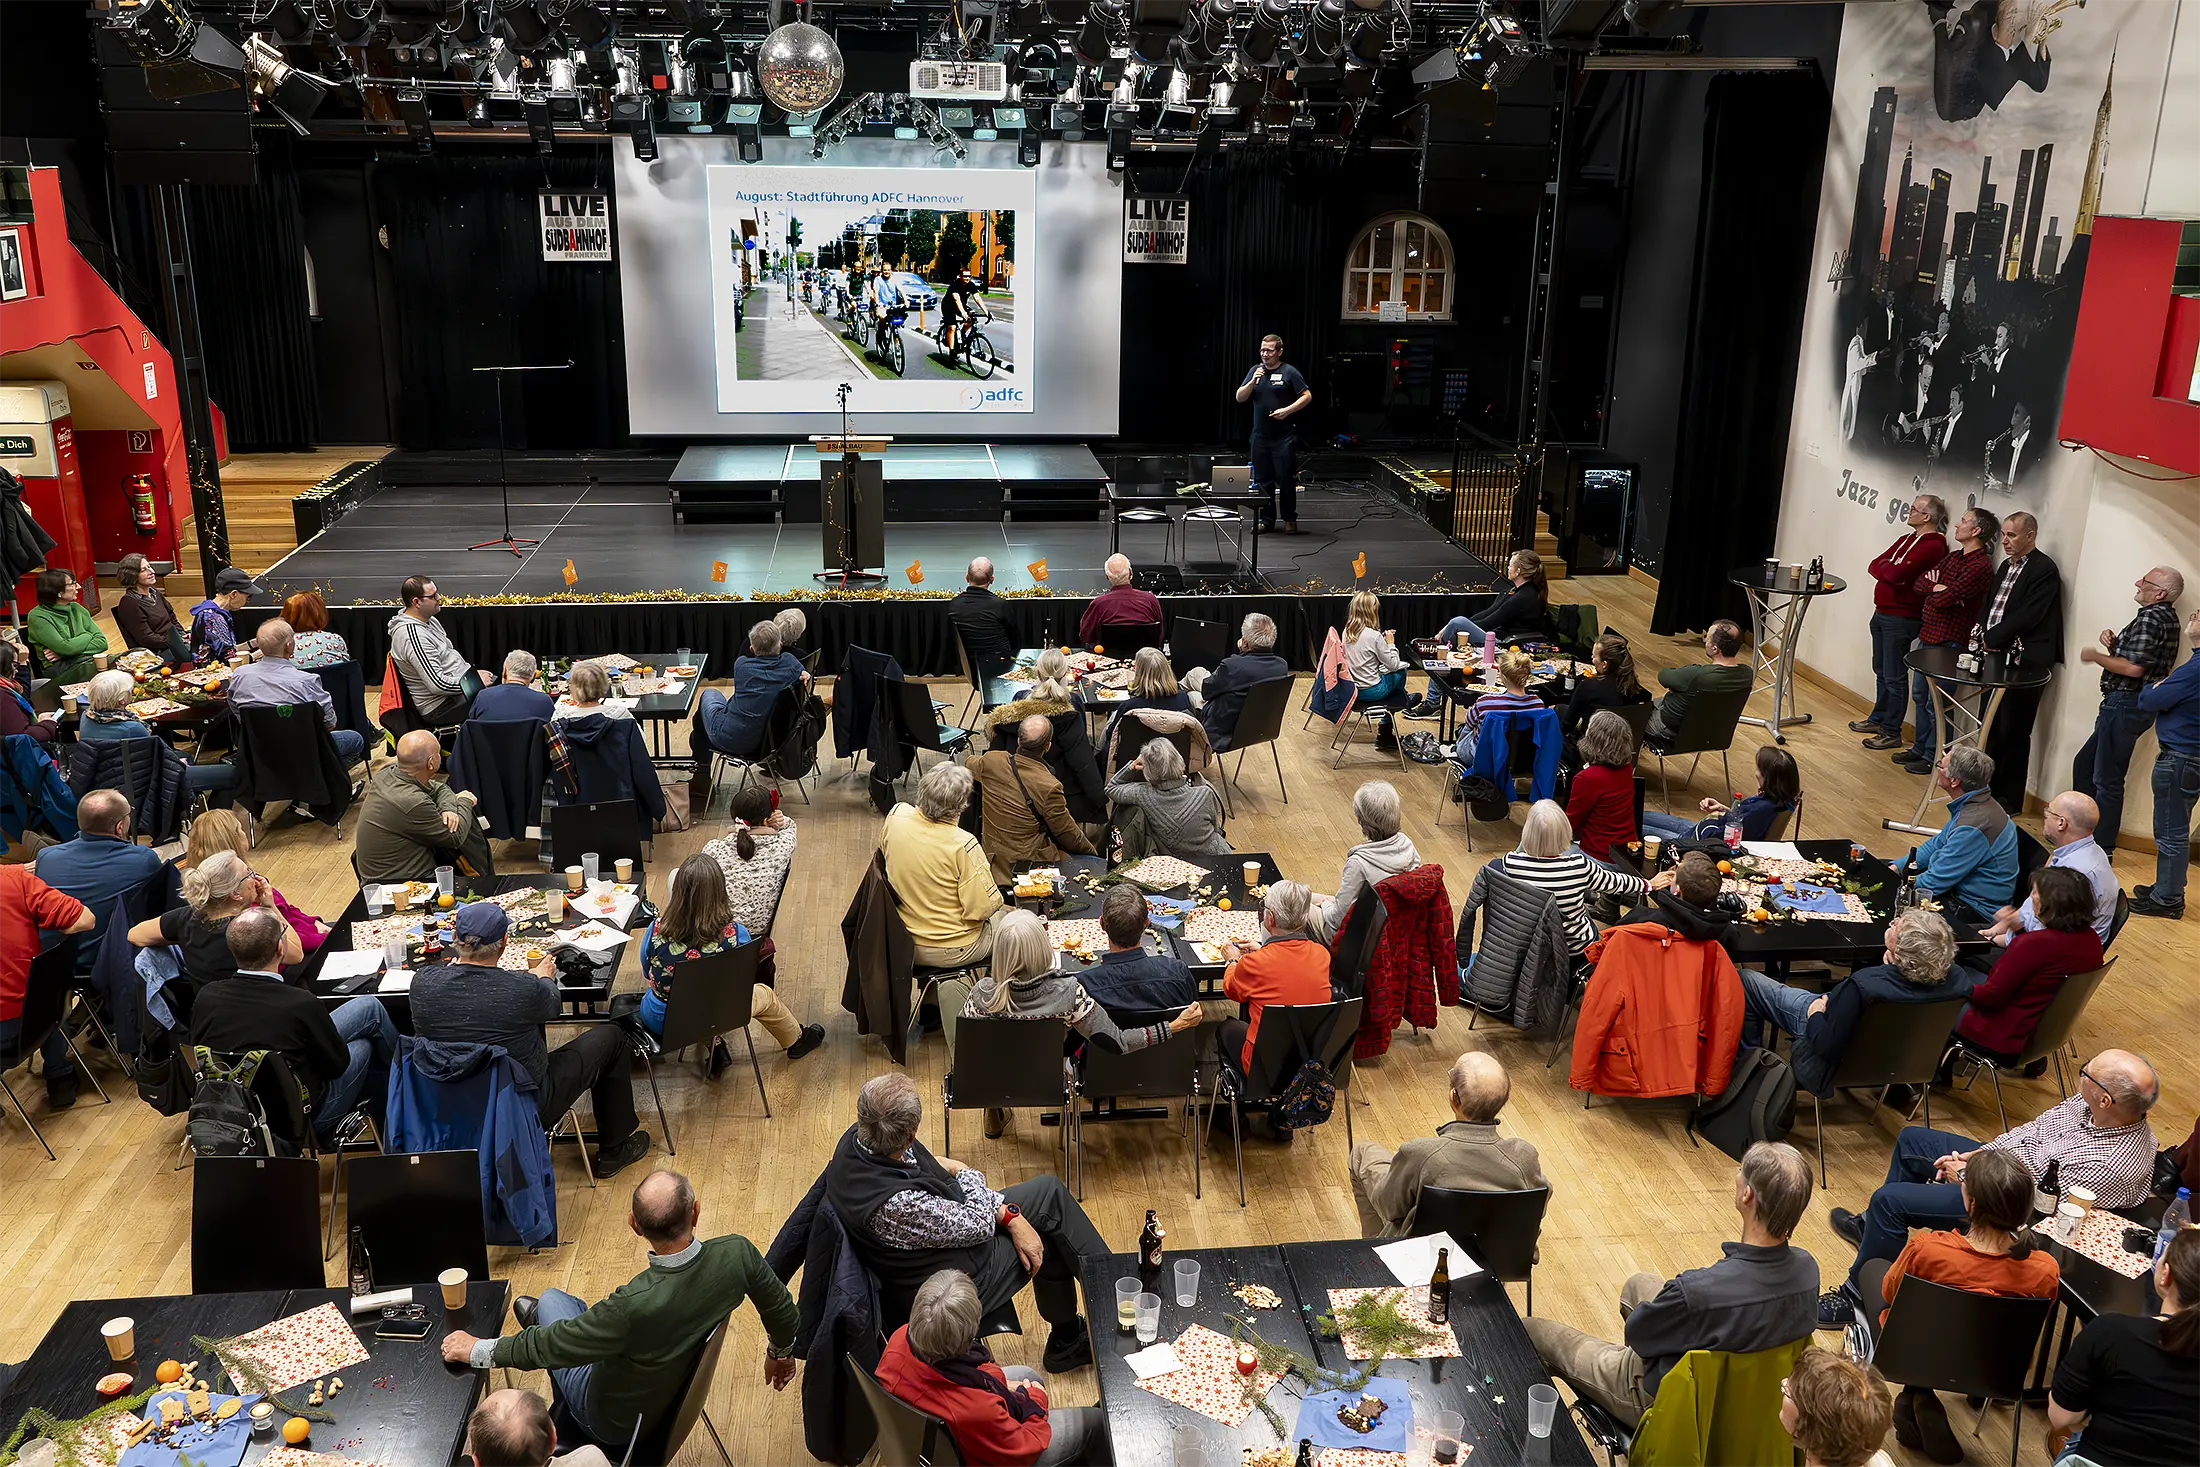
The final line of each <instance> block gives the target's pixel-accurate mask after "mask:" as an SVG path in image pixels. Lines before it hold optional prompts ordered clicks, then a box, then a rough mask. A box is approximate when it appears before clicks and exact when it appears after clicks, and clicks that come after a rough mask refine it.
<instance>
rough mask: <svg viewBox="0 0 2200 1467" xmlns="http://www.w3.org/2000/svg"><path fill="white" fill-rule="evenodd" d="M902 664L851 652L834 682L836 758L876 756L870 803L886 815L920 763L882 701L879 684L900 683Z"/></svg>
mask: <svg viewBox="0 0 2200 1467" xmlns="http://www.w3.org/2000/svg"><path fill="white" fill-rule="evenodd" d="M901 675H902V671H901V663H900V662H899V661H897V660H895V659H894V658H892V657H889V656H887V655H886V654H885V653H884V652H873V651H872V650H870V649H869V648H868V647H850V648H849V649H848V653H847V655H846V656H845V657H843V658H842V659H841V661H840V671H839V673H838V674H837V675H836V676H835V677H834V679H833V753H834V754H835V755H836V756H838V757H839V758H842V759H853V758H855V757H856V756H857V755H858V754H868V755H870V756H871V803H872V804H873V805H874V806H876V807H877V809H878V812H879V814H881V815H884V814H885V813H886V812H887V811H888V810H891V809H893V808H894V782H895V781H896V780H898V779H900V778H901V772H902V770H904V769H905V768H907V767H908V763H909V761H910V760H911V759H913V758H915V757H916V749H915V748H914V746H912V745H909V744H906V743H904V742H902V738H901V730H900V727H899V726H898V725H897V723H896V721H895V719H894V713H893V709H892V708H891V707H889V706H888V705H887V702H886V700H885V699H884V698H882V697H880V696H879V679H881V678H899V677H900V676H901Z"/></svg>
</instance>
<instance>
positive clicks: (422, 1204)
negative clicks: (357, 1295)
mask: <svg viewBox="0 0 2200 1467" xmlns="http://www.w3.org/2000/svg"><path fill="white" fill-rule="evenodd" d="M205 1164H206V1163H205V1162H203V1161H202V1162H200V1163H199V1165H201V1166H204V1165H205ZM337 1165H338V1166H339V1167H343V1168H345V1169H346V1170H348V1171H349V1172H350V1173H351V1175H350V1177H349V1179H348V1181H349V1185H350V1189H351V1202H350V1207H349V1210H348V1212H347V1214H346V1215H347V1217H348V1218H349V1220H350V1223H351V1226H353V1227H355V1228H358V1229H359V1230H360V1231H361V1233H362V1234H363V1235H364V1236H365V1239H366V1244H367V1254H368V1256H369V1257H370V1258H372V1259H373V1260H374V1286H375V1287H376V1288H378V1289H394V1288H403V1287H405V1286H407V1285H411V1286H413V1287H415V1288H419V1287H422V1286H425V1285H431V1284H433V1283H434V1282H435V1281H436V1276H437V1275H438V1274H440V1273H442V1272H443V1270H445V1269H447V1268H463V1269H465V1270H466V1277H468V1278H470V1279H485V1278H488V1277H489V1244H488V1241H487V1236H486V1233H485V1231H484V1228H483V1224H482V1208H481V1156H480V1154H479V1153H478V1152H473V1151H415V1152H409V1153H400V1154H398V1155H394V1156H382V1155H375V1156H355V1157H352V1158H351V1159H350V1160H349V1161H348V1162H346V1161H344V1160H343V1159H341V1158H339V1159H338V1161H337Z"/></svg>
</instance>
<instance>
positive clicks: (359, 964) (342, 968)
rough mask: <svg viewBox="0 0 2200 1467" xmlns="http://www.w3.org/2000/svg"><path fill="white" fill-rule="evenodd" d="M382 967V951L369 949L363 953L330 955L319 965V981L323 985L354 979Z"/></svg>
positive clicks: (373, 948) (375, 948)
mask: <svg viewBox="0 0 2200 1467" xmlns="http://www.w3.org/2000/svg"><path fill="white" fill-rule="evenodd" d="M381 966H382V949H380V948H378V947H370V948H368V949H367V950H366V951H365V952H343V953H330V954H329V955H328V957H327V959H326V960H324V961H323V962H322V964H321V981H322V982H324V983H327V982H331V981H340V980H342V979H345V978H356V977H358V976H359V975H360V974H361V973H372V972H373V971H374V970H375V969H377V968H379V967H381Z"/></svg>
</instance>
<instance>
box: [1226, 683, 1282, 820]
mask: <svg viewBox="0 0 2200 1467" xmlns="http://www.w3.org/2000/svg"><path fill="white" fill-rule="evenodd" d="M1291 683H1292V679H1291V678H1289V677H1272V678H1268V679H1266V680H1265V681H1262V682H1257V683H1254V684H1253V685H1252V686H1251V687H1249V688H1247V689H1246V690H1245V701H1244V702H1243V703H1241V704H1240V705H1238V716H1237V724H1236V726H1235V727H1233V728H1232V729H1231V730H1230V749H1229V752H1232V753H1235V754H1236V755H1237V756H1238V761H1237V766H1236V767H1235V768H1233V769H1232V770H1231V771H1230V777H1229V779H1227V780H1225V781H1223V784H1222V795H1223V813H1224V814H1226V815H1228V816H1229V817H1230V818H1231V819H1233V820H1234V819H1236V818H1237V811H1236V810H1235V809H1233V808H1231V807H1230V800H1229V796H1230V787H1231V786H1232V785H1234V784H1236V783H1237V778H1238V776H1239V775H1240V774H1242V773H1244V771H1245V754H1246V751H1247V750H1248V749H1253V748H1257V747H1259V746H1260V745H1262V744H1266V745H1267V746H1268V757H1269V758H1270V759H1271V760H1273V761H1274V762H1275V766H1276V788H1277V789H1278V790H1279V791H1281V792H1282V794H1283V802H1284V803H1285V804H1286V805H1288V804H1290V803H1291V791H1290V789H1289V788H1288V787H1287V786H1285V784H1284V782H1283V759H1282V757H1281V756H1280V755H1278V754H1277V753H1276V740H1277V738H1278V737H1279V736H1281V735H1282V733H1283V719H1284V715H1285V714H1286V713H1288V712H1289V711H1290V709H1291ZM1218 762H1219V757H1218Z"/></svg>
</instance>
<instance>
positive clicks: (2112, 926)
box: [2101, 887, 2131, 948]
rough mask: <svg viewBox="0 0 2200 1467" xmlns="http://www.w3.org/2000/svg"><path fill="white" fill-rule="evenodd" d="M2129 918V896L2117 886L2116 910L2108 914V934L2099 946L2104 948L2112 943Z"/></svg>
mask: <svg viewBox="0 0 2200 1467" xmlns="http://www.w3.org/2000/svg"><path fill="white" fill-rule="evenodd" d="M2130 920H2131V898H2130V897H2129V896H2127V895H2125V894H2124V891H2123V889H2122V888H2121V887H2119V888H2118V889H2117V891H2116V910H2115V911H2113V912H2111V913H2110V914H2109V918H2108V936H2107V937H2105V938H2103V939H2101V946H2102V947H2103V948H2106V947H2108V946H2110V945H2111V944H2113V943H2114V942H2115V941H2116V934H2117V933H2119V932H2121V931H2123V930H2124V924H2125V923H2126V922H2129V921H2130Z"/></svg>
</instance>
